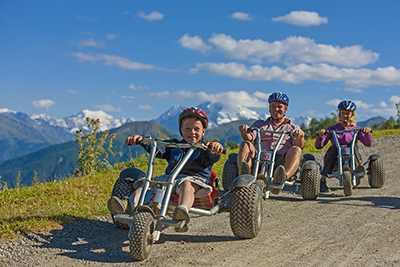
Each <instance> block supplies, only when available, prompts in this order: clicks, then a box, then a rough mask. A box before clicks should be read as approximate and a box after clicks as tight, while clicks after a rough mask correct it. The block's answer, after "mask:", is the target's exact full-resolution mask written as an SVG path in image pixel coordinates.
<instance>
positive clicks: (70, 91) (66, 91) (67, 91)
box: [61, 89, 78, 95]
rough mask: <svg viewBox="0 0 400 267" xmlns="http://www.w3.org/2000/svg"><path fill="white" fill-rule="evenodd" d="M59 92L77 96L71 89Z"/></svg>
mask: <svg viewBox="0 0 400 267" xmlns="http://www.w3.org/2000/svg"><path fill="white" fill-rule="evenodd" d="M61 92H63V93H68V94H74V95H77V94H78V92H77V91H75V90H72V89H67V90H61Z"/></svg>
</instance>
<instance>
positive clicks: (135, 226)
mask: <svg viewBox="0 0 400 267" xmlns="http://www.w3.org/2000/svg"><path fill="white" fill-rule="evenodd" d="M154 230H155V222H154V219H153V216H152V215H151V214H150V213H149V212H139V213H136V214H135V215H134V216H133V220H132V227H131V231H130V234H129V252H130V254H131V257H132V258H133V259H135V260H137V261H142V260H145V259H147V258H148V257H149V254H150V252H151V248H152V245H153V241H154V240H153V233H154Z"/></svg>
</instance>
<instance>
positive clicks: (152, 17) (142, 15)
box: [137, 11, 164, 21]
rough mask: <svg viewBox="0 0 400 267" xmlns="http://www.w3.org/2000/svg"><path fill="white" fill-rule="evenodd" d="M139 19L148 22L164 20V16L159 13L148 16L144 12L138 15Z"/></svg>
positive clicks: (155, 12) (153, 12) (154, 12)
mask: <svg viewBox="0 0 400 267" xmlns="http://www.w3.org/2000/svg"><path fill="white" fill-rule="evenodd" d="M137 15H138V17H139V18H142V19H147V20H148V21H152V20H162V19H163V18H164V15H163V14H161V13H160V12H158V11H152V12H151V13H150V14H148V15H146V14H145V13H144V12H139V13H137Z"/></svg>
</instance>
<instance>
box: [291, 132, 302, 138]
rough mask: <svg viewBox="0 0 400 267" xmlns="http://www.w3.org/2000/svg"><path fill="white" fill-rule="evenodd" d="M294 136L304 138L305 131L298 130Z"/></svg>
mask: <svg viewBox="0 0 400 267" xmlns="http://www.w3.org/2000/svg"><path fill="white" fill-rule="evenodd" d="M293 137H295V138H304V132H303V131H302V130H296V131H294V135H293Z"/></svg>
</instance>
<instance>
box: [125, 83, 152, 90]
mask: <svg viewBox="0 0 400 267" xmlns="http://www.w3.org/2000/svg"><path fill="white" fill-rule="evenodd" d="M128 88H129V89H132V90H149V87H148V86H136V85H134V84H131V85H129V86H128Z"/></svg>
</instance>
